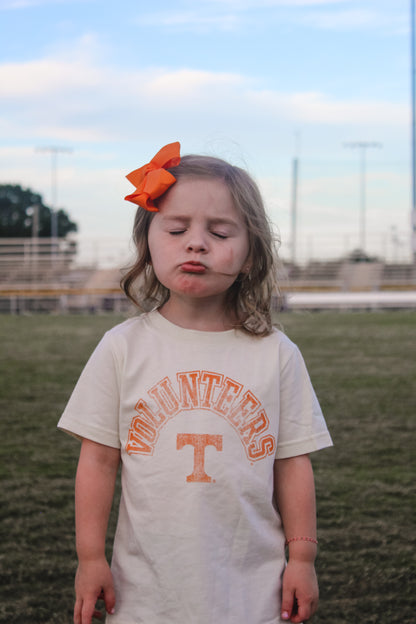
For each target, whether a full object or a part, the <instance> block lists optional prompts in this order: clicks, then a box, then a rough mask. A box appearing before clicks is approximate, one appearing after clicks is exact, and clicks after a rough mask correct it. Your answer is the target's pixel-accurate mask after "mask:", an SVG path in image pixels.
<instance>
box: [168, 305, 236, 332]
mask: <svg viewBox="0 0 416 624" xmlns="http://www.w3.org/2000/svg"><path fill="white" fill-rule="evenodd" d="M159 312H160V314H161V315H162V316H164V317H165V318H166V319H167V320H168V321H170V322H171V323H174V325H179V327H183V328H185V329H196V330H198V331H206V332H210V331H212V332H219V331H227V330H230V329H233V327H235V323H234V322H233V319H231V318H230V317H229V314H227V313H226V311H225V310H224V306H223V305H221V306H219V305H218V302H215V303H210V302H207V301H205V300H203V301H202V300H201V301H196V302H192V303H190V302H188V301H187V302H184V301H178V300H177V299H176V298H175V299H168V301H167V302H166V303H165V304H164V305H163V306H162V307H161V308H159Z"/></svg>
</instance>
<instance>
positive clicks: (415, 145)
mask: <svg viewBox="0 0 416 624" xmlns="http://www.w3.org/2000/svg"><path fill="white" fill-rule="evenodd" d="M410 20H411V28H410V50H411V67H412V71H411V83H412V89H411V91H412V98H411V109H412V175H411V179H412V210H411V253H412V262H413V264H414V265H415V266H416V110H415V97H416V75H415V71H416V69H415V64H416V62H415V56H416V49H415V48H416V45H415V0H411V2H410Z"/></svg>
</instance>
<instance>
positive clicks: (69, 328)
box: [0, 312, 416, 624]
mask: <svg viewBox="0 0 416 624" xmlns="http://www.w3.org/2000/svg"><path fill="white" fill-rule="evenodd" d="M119 320H121V319H120V318H117V317H114V316H27V317H11V316H0V340H1V353H0V411H1V419H0V427H1V435H0V457H1V461H0V476H1V482H2V501H1V507H0V518H1V524H0V544H1V547H0V552H1V555H0V557H1V558H0V587H1V590H0V591H1V599H0V622H1V623H4V624H6V623H7V624H29V623H30V624H70V623H71V622H72V603H73V590H72V587H73V576H74V571H75V565H76V561H75V552H74V531H73V511H74V510H73V485H74V474H75V468H76V461H77V455H78V450H79V447H78V443H77V442H76V441H74V440H72V439H71V438H70V437H69V436H66V435H64V434H62V433H60V432H58V431H57V430H56V423H57V420H58V417H59V415H60V413H61V411H62V409H63V407H64V405H65V402H66V400H67V399H68V396H69V394H70V392H71V390H72V387H73V385H74V383H75V381H76V379H77V377H78V375H79V373H80V371H81V368H82V366H83V364H84V363H85V361H86V359H87V357H88V355H89V354H90V352H91V350H92V349H93V347H94V346H95V344H96V342H97V341H98V339H99V338H100V337H101V335H102V334H103V332H104V331H105V330H106V329H108V328H109V327H111V326H112V325H114V324H115V323H116V322H118V321H119ZM281 322H282V323H283V325H284V328H285V330H286V332H287V333H288V335H289V336H290V337H291V338H292V339H293V340H294V341H295V342H297V343H298V345H299V346H300V347H301V349H302V352H303V354H304V357H305V359H306V361H307V364H308V367H309V371H310V374H311V377H312V380H313V383H314V385H315V388H316V391H317V394H318V396H319V398H320V401H321V404H322V407H323V409H324V412H325V415H326V418H327V422H328V425H329V427H330V430H331V433H332V436H333V439H334V442H335V447H334V448H333V449H328V450H324V451H322V452H320V453H317V454H316V455H315V456H313V462H314V467H315V475H316V483H317V498H318V525H319V541H320V553H319V558H318V561H317V568H318V574H319V579H320V587H321V603H320V609H319V611H318V614H317V615H316V616H315V617H314V618H313V622H314V624H329V623H331V624H347V623H348V624H356V623H363V624H387V623H389V624H390V623H396V622H397V623H399V622H400V623H402V624H413V623H414V622H416V583H415V580H416V568H415V542H416V537H415V536H416V531H415V524H414V520H415V489H416V487H415V437H414V431H415V416H416V399H415V380H416V363H415V362H416V358H415V338H416V314H415V313H411V312H409V313H406V312H403V313H399V312H391V313H351V314H347V313H345V314H344V313H319V314H306V313H297V314H284V315H282V317H281ZM114 516H115V514H113V519H112V523H111V524H112V527H113V526H114ZM111 530H113V529H111ZM110 534H111V531H110ZM110 537H111V535H110ZM149 624H151V623H150V622H149ZM167 624H168V622H167ZM184 624H198V623H196V622H195V623H193V622H192V623H191V622H190V623H184ZM218 624H221V623H220V622H219V623H218Z"/></svg>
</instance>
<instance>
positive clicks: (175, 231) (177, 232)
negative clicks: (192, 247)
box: [169, 230, 185, 236]
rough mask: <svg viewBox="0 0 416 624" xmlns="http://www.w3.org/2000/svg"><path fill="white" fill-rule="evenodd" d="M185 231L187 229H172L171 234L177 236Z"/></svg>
mask: <svg viewBox="0 0 416 624" xmlns="http://www.w3.org/2000/svg"><path fill="white" fill-rule="evenodd" d="M184 232H185V230H171V231H170V232H169V234H171V235H172V236H177V235H178V234H183V233H184Z"/></svg>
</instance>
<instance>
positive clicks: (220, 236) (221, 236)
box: [212, 232, 228, 239]
mask: <svg viewBox="0 0 416 624" xmlns="http://www.w3.org/2000/svg"><path fill="white" fill-rule="evenodd" d="M212 235H213V236H215V237H216V238H221V239H225V238H228V236H227V235H226V234H221V233H220V232H212Z"/></svg>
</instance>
